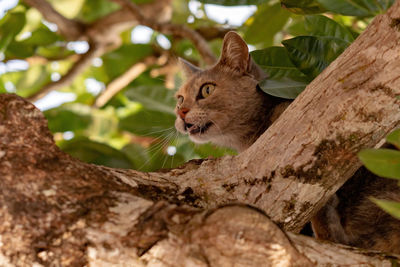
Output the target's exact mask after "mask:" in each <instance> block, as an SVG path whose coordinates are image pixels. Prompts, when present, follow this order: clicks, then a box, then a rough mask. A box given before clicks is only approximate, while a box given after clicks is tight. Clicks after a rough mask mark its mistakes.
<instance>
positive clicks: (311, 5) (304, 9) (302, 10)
mask: <svg viewBox="0 0 400 267" xmlns="http://www.w3.org/2000/svg"><path fill="white" fill-rule="evenodd" d="M281 4H282V7H283V8H286V9H287V10H289V11H290V12H293V13H295V14H315V13H322V12H324V11H325V9H324V8H323V7H322V6H321V4H319V3H318V2H317V1H316V0H281Z"/></svg>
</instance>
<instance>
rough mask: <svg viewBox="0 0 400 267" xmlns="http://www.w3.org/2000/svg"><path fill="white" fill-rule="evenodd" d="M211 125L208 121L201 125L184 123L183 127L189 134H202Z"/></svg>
mask: <svg viewBox="0 0 400 267" xmlns="http://www.w3.org/2000/svg"><path fill="white" fill-rule="evenodd" d="M211 125H212V122H208V123H206V124H205V125H203V126H198V125H191V124H186V125H185V129H186V130H187V131H188V133H189V134H190V135H196V134H203V133H205V132H206V131H207V130H208V129H209V128H210V127H211Z"/></svg>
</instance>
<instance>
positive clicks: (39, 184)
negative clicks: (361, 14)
mask: <svg viewBox="0 0 400 267" xmlns="http://www.w3.org/2000/svg"><path fill="white" fill-rule="evenodd" d="M399 25H400V1H397V2H396V3H395V4H394V6H393V7H392V8H391V9H390V10H389V11H388V13H387V14H385V15H381V16H378V17H377V18H375V20H374V21H373V22H372V23H371V25H370V26H369V27H368V28H367V30H366V31H365V32H364V33H363V34H362V35H361V36H360V37H359V38H358V39H357V40H356V41H355V42H354V43H353V44H352V45H351V46H350V47H349V48H348V49H347V50H346V51H345V52H344V53H343V54H342V55H341V56H340V57H339V58H338V59H337V60H336V61H335V62H333V63H332V64H331V65H330V66H329V67H328V68H327V69H326V70H325V71H324V72H323V73H322V74H321V75H320V76H319V77H317V78H316V79H315V80H314V81H313V82H312V83H311V84H310V85H309V86H308V87H307V89H306V90H305V91H304V92H303V93H302V94H301V95H300V96H299V97H298V98H297V99H296V100H295V101H294V102H293V103H292V104H291V105H290V107H289V108H288V109H287V110H286V111H285V112H284V113H283V114H282V116H281V117H280V118H279V119H278V120H277V121H276V122H275V123H274V124H273V125H272V126H271V127H270V128H269V129H268V131H266V132H265V133H264V134H263V135H262V136H261V137H260V138H259V139H258V141H257V142H256V143H255V144H254V145H253V146H252V147H250V148H249V149H248V150H246V151H244V152H243V153H241V154H240V155H238V156H236V157H232V156H228V157H223V158H219V159H206V160H195V161H191V162H189V163H187V164H185V165H184V166H182V167H180V168H177V169H173V170H169V171H164V172H156V173H141V172H138V171H133V170H119V169H111V168H106V167H101V166H94V165H90V164H85V163H82V162H79V161H77V160H75V159H72V158H71V157H69V156H68V155H66V154H64V153H63V152H61V151H60V150H59V149H58V148H57V147H56V146H55V144H54V142H53V139H52V136H51V134H50V132H49V131H48V129H47V126H46V121H45V119H44V118H43V116H42V114H41V113H40V112H39V111H38V110H37V109H35V108H34V107H33V106H32V105H31V104H29V103H27V102H25V101H24V100H22V99H20V98H18V97H16V96H13V95H1V96H0V159H1V161H0V179H1V180H0V181H1V187H0V265H4V266H12V265H18V266H32V265H33V264H34V263H35V264H37V266H39V265H38V264H41V265H45V266H83V265H91V266H102V265H103V266H108V265H113V264H114V265H118V264H122V263H124V264H126V265H128V266H146V265H149V266H150V265H151V266H231V265H233V264H236V265H237V266H252V265H251V264H254V266H255V265H256V264H257V265H260V264H261V263H262V262H264V263H266V264H269V265H277V264H278V263H279V264H280V265H282V266H284V265H285V264H286V265H300V266H308V265H312V264H314V263H317V264H319V265H328V264H338V265H342V264H358V265H363V264H366V263H370V262H372V263H373V264H376V265H385V264H391V263H390V262H391V260H394V259H397V258H396V257H388V256H385V255H380V254H374V253H371V252H363V251H359V250H354V249H351V248H344V247H339V246H335V245H331V244H323V245H321V244H320V243H318V242H317V241H315V240H313V239H309V238H305V237H301V236H297V235H294V234H289V235H288V236H285V234H283V233H282V232H281V231H280V230H279V228H277V227H276V226H274V224H273V223H271V221H270V220H269V219H267V217H266V215H264V213H265V214H267V215H268V217H269V218H270V219H271V220H272V221H274V222H275V223H277V224H278V225H279V226H280V227H281V228H282V229H284V230H289V231H294V232H296V231H298V230H299V229H300V228H301V227H302V226H303V225H304V223H305V222H307V221H308V220H309V219H310V218H311V217H312V216H313V215H314V214H315V212H316V211H317V210H318V209H319V208H320V207H321V206H322V205H323V204H324V203H325V202H326V201H327V199H328V198H329V197H330V196H331V195H332V194H333V193H334V192H335V191H336V190H337V189H338V188H339V187H340V186H341V185H342V184H343V183H344V182H345V181H346V179H348V178H349V177H350V176H351V175H352V174H353V173H354V172H355V170H356V169H357V168H358V166H359V165H360V164H359V162H358V160H357V156H356V153H357V152H358V151H359V150H360V149H362V148H364V147H373V146H375V145H377V144H378V143H379V142H380V141H381V140H382V139H383V138H384V137H385V135H386V134H387V133H389V132H390V131H392V130H393V129H395V128H396V127H398V126H399V124H400V112H399V106H400V100H399V96H400V87H399V85H398V84H397V82H398V80H399V78H400V60H399V57H400V46H399V42H400V41H399V40H400V39H399V37H400V32H399V30H400V27H399ZM238 202H240V203H242V205H243V204H250V205H252V206H254V207H257V208H258V209H260V211H257V210H254V209H252V208H249V207H243V206H225V207H224V206H223V205H226V204H229V203H238ZM221 206H223V207H221ZM315 251H320V252H318V253H315ZM318 255H320V256H321V255H322V258H321V257H320V256H318ZM349 262H350V263H349Z"/></svg>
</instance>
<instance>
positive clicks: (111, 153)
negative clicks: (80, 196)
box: [60, 137, 133, 169]
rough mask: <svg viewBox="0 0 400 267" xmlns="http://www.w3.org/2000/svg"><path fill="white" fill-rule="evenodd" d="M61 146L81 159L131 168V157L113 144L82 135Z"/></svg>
mask: <svg viewBox="0 0 400 267" xmlns="http://www.w3.org/2000/svg"><path fill="white" fill-rule="evenodd" d="M60 148H61V149H62V150H63V151H64V152H66V153H68V154H70V155H71V156H73V157H74V158H77V159H79V160H82V161H85V162H88V163H93V164H97V165H104V166H108V167H112V168H125V169H130V168H132V167H133V164H132V163H131V161H130V159H129V157H127V156H126V155H125V153H123V152H120V151H118V150H116V149H114V148H112V147H111V146H108V145H106V144H103V143H99V142H94V141H92V140H90V139H88V138H84V137H80V138H74V139H72V140H69V141H64V142H62V143H60Z"/></svg>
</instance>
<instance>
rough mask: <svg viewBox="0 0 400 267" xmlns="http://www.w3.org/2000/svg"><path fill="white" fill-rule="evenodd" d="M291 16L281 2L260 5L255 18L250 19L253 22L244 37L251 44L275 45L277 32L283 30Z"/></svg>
mask: <svg viewBox="0 0 400 267" xmlns="http://www.w3.org/2000/svg"><path fill="white" fill-rule="evenodd" d="M289 16H290V13H289V12H288V11H287V10H285V9H283V8H281V6H280V5H279V3H277V4H274V5H272V6H271V5H262V6H260V7H259V9H258V10H257V12H256V13H255V14H254V16H253V18H252V19H249V21H251V24H250V25H249V26H248V28H247V29H246V31H245V33H244V39H245V40H246V41H247V42H248V43H251V44H262V45H263V46H271V45H273V43H274V37H275V34H276V33H278V32H279V31H281V30H282V28H283V26H284V25H285V24H286V22H287V21H288V19H289Z"/></svg>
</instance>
